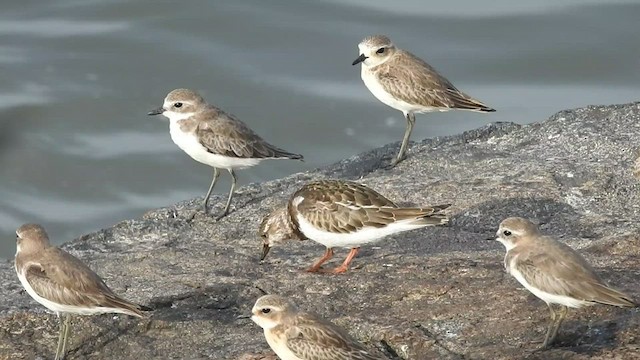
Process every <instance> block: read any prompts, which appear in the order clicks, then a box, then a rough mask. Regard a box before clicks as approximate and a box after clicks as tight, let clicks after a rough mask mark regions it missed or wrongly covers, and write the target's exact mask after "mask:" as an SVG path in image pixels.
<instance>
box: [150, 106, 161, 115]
mask: <svg viewBox="0 0 640 360" xmlns="http://www.w3.org/2000/svg"><path fill="white" fill-rule="evenodd" d="M163 112H164V108H163V107H162V106H160V107H159V108H157V109H153V110H151V111H149V112H148V113H147V115H160V114H162V113H163Z"/></svg>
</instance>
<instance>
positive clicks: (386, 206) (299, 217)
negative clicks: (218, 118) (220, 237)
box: [259, 180, 449, 272]
mask: <svg viewBox="0 0 640 360" xmlns="http://www.w3.org/2000/svg"><path fill="white" fill-rule="evenodd" d="M447 207H449V204H444V205H438V206H433V207H423V208H400V207H398V206H397V205H396V204H394V203H393V202H392V201H391V200H389V199H387V198H385V197H384V196H382V195H381V194H379V193H378V192H376V191H374V190H372V189H370V188H368V187H366V186H364V185H361V184H358V183H355V182H351V181H344V180H320V181H315V182H311V183H308V184H306V185H304V186H302V187H301V188H300V189H299V190H297V191H296V192H295V193H294V194H293V195H292V196H291V197H290V199H289V201H288V202H287V204H286V206H285V207H284V208H280V209H277V210H275V211H273V212H272V213H271V214H269V215H267V216H266V217H265V218H264V219H263V221H262V224H261V226H260V230H259V232H260V235H261V237H262V238H263V241H264V254H263V258H264V257H265V256H266V254H267V253H268V251H269V248H270V247H271V246H273V244H274V243H278V242H281V241H283V240H286V239H295V238H297V239H311V240H314V241H316V242H318V243H321V244H323V245H325V247H326V248H327V252H326V253H325V256H324V257H323V258H322V259H320V260H319V261H318V262H317V263H316V264H314V265H313V266H312V267H311V268H310V269H309V270H308V271H318V270H319V269H320V265H321V264H322V263H323V262H325V261H326V260H328V259H329V258H330V257H331V256H332V255H333V250H332V249H333V248H334V247H344V248H350V249H351V252H350V254H349V256H348V257H347V260H345V262H344V263H343V265H342V266H340V267H339V268H336V269H335V270H334V272H344V271H346V267H347V266H348V264H349V263H350V261H351V260H352V259H353V257H355V255H356V253H357V251H358V249H359V247H360V246H361V245H364V244H367V243H372V242H376V241H379V240H381V239H382V238H384V237H386V236H388V235H391V234H394V233H398V232H402V231H407V230H412V229H418V228H421V227H425V226H433V225H442V224H446V223H447V222H448V217H447V216H446V215H444V214H442V213H441V211H442V210H444V209H446V208H447Z"/></svg>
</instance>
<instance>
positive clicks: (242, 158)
mask: <svg viewBox="0 0 640 360" xmlns="http://www.w3.org/2000/svg"><path fill="white" fill-rule="evenodd" d="M160 114H162V115H164V116H166V117H167V118H168V119H169V122H170V124H169V133H170V134H171V139H172V140H173V142H174V143H175V144H176V145H178V147H179V148H180V149H182V150H183V151H184V152H186V153H187V154H188V155H189V156H191V158H193V159H194V160H195V161H197V162H200V163H203V164H205V165H209V166H211V167H213V180H212V181H211V185H210V186H209V191H207V195H205V197H204V203H203V207H204V212H205V214H206V213H207V211H208V206H207V205H208V203H209V197H210V196H211V191H213V187H214V186H215V185H216V181H217V180H218V176H219V175H220V172H219V169H226V170H227V171H228V172H229V174H230V175H231V180H232V181H231V190H230V191H229V197H228V198H227V203H226V205H225V207H224V211H223V212H222V214H221V215H220V216H219V217H218V219H220V218H222V217H224V216H225V215H227V214H228V213H229V206H230V205H231V198H233V192H234V191H235V188H236V174H235V172H234V171H235V169H245V168H249V167H252V166H255V165H257V164H258V163H260V162H261V161H262V160H265V159H294V160H302V155H298V154H293V153H290V152H286V151H284V150H282V149H280V148H277V147H275V146H273V145H271V144H269V143H268V142H266V141H264V140H263V139H262V138H261V137H260V136H258V135H257V134H256V133H255V132H253V130H251V129H250V128H249V127H248V126H247V125H245V123H243V122H242V121H240V120H238V119H237V118H236V117H235V116H233V115H231V114H227V113H225V112H224V111H222V110H220V109H218V108H217V107H215V106H213V105H209V104H207V102H206V101H205V100H204V99H203V98H202V96H200V95H199V94H198V93H197V92H195V91H193V90H188V89H176V90H173V91H171V92H170V93H169V94H168V95H167V96H166V97H165V99H164V104H163V105H162V106H161V107H159V108H157V109H155V110H152V111H150V112H149V114H148V115H160Z"/></svg>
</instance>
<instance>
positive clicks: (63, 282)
mask: <svg viewBox="0 0 640 360" xmlns="http://www.w3.org/2000/svg"><path fill="white" fill-rule="evenodd" d="M25 277H26V280H27V281H28V282H29V285H30V286H31V288H33V290H34V291H35V292H36V294H38V295H39V296H41V297H43V298H45V299H48V300H50V301H53V302H55V303H58V304H62V305H69V306H98V305H99V304H100V302H101V301H102V299H104V294H111V291H110V290H108V288H107V292H104V291H100V290H99V289H101V285H100V284H96V283H95V281H93V280H90V283H91V285H89V282H87V279H88V278H90V276H86V275H83V274H81V273H79V272H78V271H72V274H67V273H65V272H63V271H61V269H60V267H59V266H57V265H56V264H53V263H32V264H30V265H29V266H28V267H27V269H26V272H25Z"/></svg>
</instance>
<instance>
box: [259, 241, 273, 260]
mask: <svg viewBox="0 0 640 360" xmlns="http://www.w3.org/2000/svg"><path fill="white" fill-rule="evenodd" d="M269 250H271V246H269V244H263V245H262V256H261V257H260V261H262V260H264V258H266V257H267V254H268V253H269Z"/></svg>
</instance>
